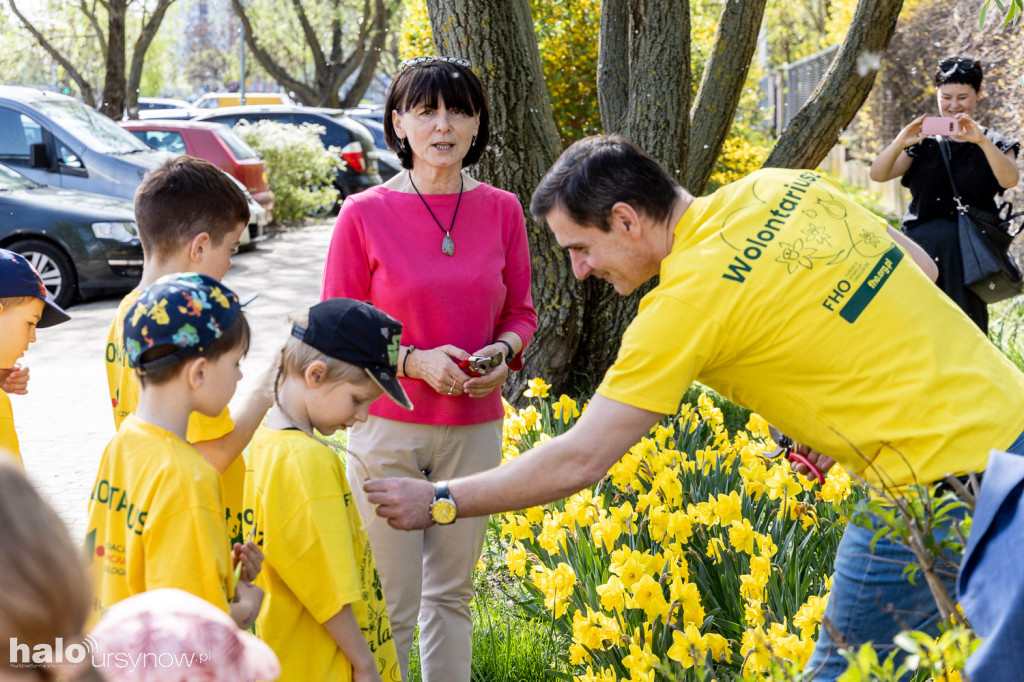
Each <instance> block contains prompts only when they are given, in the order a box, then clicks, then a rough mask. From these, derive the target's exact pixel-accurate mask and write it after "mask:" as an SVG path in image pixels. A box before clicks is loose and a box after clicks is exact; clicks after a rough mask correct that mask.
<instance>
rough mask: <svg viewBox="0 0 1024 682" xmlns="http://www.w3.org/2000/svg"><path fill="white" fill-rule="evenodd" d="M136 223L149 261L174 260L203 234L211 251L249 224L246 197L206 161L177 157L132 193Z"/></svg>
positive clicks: (236, 186)
mask: <svg viewBox="0 0 1024 682" xmlns="http://www.w3.org/2000/svg"><path fill="white" fill-rule="evenodd" d="M135 222H136V224H137V225H138V228H139V240H140V241H141V242H142V249H143V251H145V252H146V254H147V255H150V256H151V255H155V256H157V257H158V258H166V257H171V256H174V255H175V254H176V253H177V251H178V250H179V249H181V248H182V247H183V246H185V245H186V244H187V243H188V242H190V241H191V240H192V239H193V238H194V237H195V236H196V235H199V234H202V233H203V232H206V233H207V234H209V235H210V239H211V241H212V242H213V244H214V245H215V246H217V245H220V243H221V242H223V241H224V238H225V237H226V236H227V235H228V234H230V233H231V232H233V231H235V230H237V229H238V224H239V223H248V222H249V202H248V201H247V200H246V198H245V192H243V191H242V188H241V187H239V186H238V185H237V184H236V183H235V181H234V180H233V179H232V178H231V177H230V176H229V175H228V174H227V173H225V172H224V171H222V170H221V169H220V168H217V166H215V165H213V164H212V163H210V162H209V161H204V160H202V159H196V158H193V157H191V156H184V155H182V156H178V157H175V158H173V159H171V160H169V161H167V162H165V163H164V164H163V165H162V166H160V167H159V168H154V169H153V170H151V171H150V172H149V173H147V174H146V177H145V178H143V180H142V184H141V185H139V188H138V189H137V190H136V191H135Z"/></svg>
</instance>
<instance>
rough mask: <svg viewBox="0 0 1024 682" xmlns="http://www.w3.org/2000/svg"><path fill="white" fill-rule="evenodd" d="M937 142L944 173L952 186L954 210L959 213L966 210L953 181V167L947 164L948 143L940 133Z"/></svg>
mask: <svg viewBox="0 0 1024 682" xmlns="http://www.w3.org/2000/svg"><path fill="white" fill-rule="evenodd" d="M937 138H938V139H937V142H938V143H939V153H940V154H941V155H942V163H944V164H946V173H947V174H948V175H949V184H950V186H951V187H952V188H953V201H955V202H956V210H958V211H960V212H961V213H963V212H965V211H966V210H967V207H966V206H964V203H963V202H962V201H960V192H959V191H957V188H956V182H954V181H953V169H952V168H951V167H950V165H949V146H948V145H949V143H948V142H946V138H944V137H942V136H941V135H938V136H937Z"/></svg>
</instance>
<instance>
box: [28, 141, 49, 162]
mask: <svg viewBox="0 0 1024 682" xmlns="http://www.w3.org/2000/svg"><path fill="white" fill-rule="evenodd" d="M29 165H30V166H31V167H32V168H49V167H50V166H51V165H53V164H51V163H50V154H49V153H48V152H47V150H46V143H45V142H36V143H35V144H33V145H32V146H30V147H29Z"/></svg>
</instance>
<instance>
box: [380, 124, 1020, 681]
mask: <svg viewBox="0 0 1024 682" xmlns="http://www.w3.org/2000/svg"><path fill="white" fill-rule="evenodd" d="M531 211H532V213H533V214H534V216H535V217H537V218H538V219H543V220H546V222H547V224H548V226H549V228H550V229H551V230H552V232H553V233H554V236H555V239H556V240H557V242H558V243H559V245H560V246H562V247H563V248H565V249H566V250H567V251H568V253H569V257H570V259H571V261H572V267H573V272H574V274H575V275H576V277H577V278H578V279H584V278H586V277H588V276H595V277H598V278H601V279H604V280H606V281H608V282H609V283H610V284H612V286H613V287H614V288H615V290H616V291H617V292H618V293H620V294H623V295H625V294H629V293H631V292H632V291H634V290H635V289H636V288H637V287H638V286H640V285H641V284H643V283H644V282H646V281H647V280H649V279H651V278H652V277H654V276H655V275H659V276H660V280H659V284H658V286H657V287H656V288H655V289H653V290H652V291H651V292H650V293H649V294H647V295H646V296H645V297H644V298H643V300H642V301H641V303H640V308H639V312H638V314H637V316H636V318H635V319H634V320H633V321H632V323H631V324H630V326H629V328H628V329H627V330H626V332H625V334H624V335H623V339H622V345H621V348H620V350H619V354H618V357H617V359H616V361H615V364H614V365H613V366H612V367H611V368H610V369H609V370H608V372H607V374H606V375H605V377H604V380H603V381H602V383H601V385H600V387H599V388H598V390H597V395H595V396H594V398H593V399H592V400H591V402H590V404H589V406H588V408H587V410H586V412H585V413H584V414H583V416H582V417H581V419H580V421H579V422H578V423H577V424H576V426H574V427H573V428H572V429H571V430H570V431H568V432H567V433H566V434H564V435H563V436H560V437H558V438H555V439H552V440H551V441H548V442H546V443H543V444H541V445H539V446H538V447H537V448H535V450H534V451H533V452H531V453H528V454H526V455H524V456H522V457H519V458H517V459H516V460H514V461H512V462H510V463H508V464H507V465H506V466H502V467H500V468H498V469H494V470H492V471H488V472H485V473H482V474H478V475H476V476H472V477H468V478H466V479H459V480H454V481H450V482H448V485H447V486H446V487H445V489H442V490H440V491H439V490H437V489H436V488H434V487H433V486H431V484H430V483H429V482H424V481H414V480H412V479H381V480H377V481H368V482H367V483H366V485H365V490H366V491H367V493H368V499H369V501H370V502H371V503H373V504H375V505H378V506H377V511H378V514H380V515H382V516H385V517H387V518H388V519H389V523H391V524H392V525H393V526H395V527H398V528H421V527H424V526H426V525H428V524H430V523H431V521H432V519H431V515H432V514H433V513H434V512H433V510H434V509H435V508H436V507H437V505H438V502H441V501H445V502H446V503H447V504H448V506H454V507H455V508H456V509H457V513H458V514H459V515H469V516H476V515H482V514H488V513H495V512H499V511H505V510H510V509H521V508H526V507H530V506H534V505H537V504H541V503H545V502H549V501H551V500H554V499H557V498H560V497H563V496H565V495H568V494H571V493H573V492H576V491H577V490H580V489H582V488H583V487H585V486H588V485H592V484H594V483H596V482H597V481H598V480H600V479H601V477H603V476H604V474H605V472H606V471H607V470H608V468H609V467H610V466H611V465H612V464H613V463H614V462H616V461H617V460H618V459H619V457H620V456H621V454H622V453H623V452H626V451H628V450H629V448H630V447H631V446H632V445H634V444H635V443H636V442H637V441H638V440H639V439H640V438H641V437H642V436H643V435H644V434H646V433H647V431H648V430H649V429H650V428H651V426H652V425H654V424H655V423H656V422H657V421H658V420H659V419H661V418H662V417H663V416H664V415H666V414H672V413H674V412H675V411H676V410H677V409H678V406H679V402H680V400H681V399H682V397H683V394H684V392H685V391H686V388H687V387H688V386H689V385H690V383H691V382H692V381H693V380H695V379H696V380H700V381H701V382H703V383H705V384H707V385H709V386H711V387H713V388H715V389H716V390H717V391H719V392H720V393H722V394H723V395H725V396H726V397H728V398H730V399H731V400H733V401H735V402H737V403H740V404H742V405H746V406H748V407H750V408H752V409H754V410H756V411H758V412H759V413H760V414H761V415H762V416H764V417H765V418H767V419H768V420H769V422H771V423H773V424H775V425H777V426H778V427H780V428H781V429H782V430H783V431H784V432H785V433H787V434H788V435H790V436H792V437H793V438H794V439H795V440H797V441H799V442H801V443H804V444H806V445H807V446H809V447H810V448H812V450H813V452H812V453H811V457H812V459H817V460H818V461H819V463H820V464H822V466H826V465H827V463H828V462H830V461H831V460H835V461H838V462H840V463H841V464H842V465H843V466H844V467H846V468H847V469H848V470H849V471H851V472H856V473H858V474H860V475H861V476H863V477H864V478H865V479H867V480H869V481H873V482H878V481H879V480H881V479H882V478H883V477H885V478H887V479H889V480H890V481H891V482H892V483H894V484H895V485H897V486H902V485H906V484H908V483H911V482H913V481H917V482H920V483H932V482H935V481H938V480H941V479H942V478H943V477H944V476H945V475H946V474H954V475H961V474H964V473H966V472H968V471H978V472H980V471H982V470H984V469H985V467H986V464H987V461H988V456H989V455H988V453H989V451H990V450H991V449H993V448H996V449H1000V450H1009V451H1011V452H1016V453H1024V437H1022V431H1024V415H1022V414H1021V412H1020V405H1022V404H1024V375H1022V374H1021V372H1020V371H1019V370H1018V369H1017V368H1016V367H1015V366H1014V365H1013V364H1012V363H1010V362H1009V361H1008V360H1007V359H1006V358H1005V357H1004V356H1003V355H1002V354H1001V353H1000V352H999V351H998V350H997V349H995V347H993V346H992V344H991V343H989V342H988V340H987V339H986V338H985V337H984V336H983V335H982V334H981V333H980V331H979V330H978V329H977V328H976V327H975V326H974V325H973V324H972V323H971V321H970V320H969V319H968V318H967V317H966V316H965V315H964V314H963V313H962V312H961V311H960V310H959V309H958V308H957V307H956V306H955V305H954V304H953V303H952V302H951V301H950V300H949V299H948V298H946V297H945V296H944V295H943V294H942V293H941V292H940V291H939V290H938V289H937V288H936V287H935V286H934V284H933V283H932V282H931V281H930V280H929V276H928V275H926V274H925V272H924V270H923V268H928V269H929V270H932V272H934V268H933V267H932V266H931V264H929V263H928V262H927V260H926V259H923V258H921V253H922V251H921V250H920V248H919V247H916V245H914V244H913V243H912V242H909V240H906V238H905V237H902V235H899V234H898V233H895V231H893V230H887V229H886V228H885V227H884V226H883V224H882V223H881V222H880V221H878V220H877V219H876V218H874V217H873V216H872V215H871V214H869V213H868V212H867V211H865V210H863V209H862V208H860V207H859V206H858V205H857V204H856V203H855V202H853V201H852V200H850V199H849V198H848V197H846V196H845V195H844V194H843V193H842V192H841V191H840V190H839V189H838V188H837V187H836V186H835V185H833V184H832V183H831V182H830V181H828V180H827V179H826V178H825V177H823V176H821V175H819V174H818V173H815V172H812V171H799V170H797V171H792V170H780V169H765V170H761V171H757V172H755V173H752V174H751V175H750V176H748V177H747V178H744V179H742V180H740V181H737V182H735V183H732V184H730V185H727V186H725V187H723V188H721V189H720V190H718V191H717V192H715V193H714V194H712V195H710V196H707V197H701V198H695V197H693V196H691V195H689V194H687V193H686V192H685V191H684V190H682V188H680V187H679V186H678V185H677V184H676V183H675V182H674V181H673V180H672V178H671V176H670V175H669V174H668V173H667V172H666V171H665V170H664V169H663V168H662V167H661V166H660V165H659V164H658V163H657V162H656V161H654V160H653V159H651V157H650V156H648V155H647V154H646V153H645V152H643V151H642V150H641V149H639V148H638V147H636V146H635V145H633V144H632V143H630V142H628V141H627V140H625V139H623V138H620V137H616V136H612V137H606V136H594V137H590V138H587V139H585V140H581V141H579V142H577V143H575V144H573V145H572V146H571V147H569V148H568V149H567V150H566V151H565V152H564V153H563V154H562V156H561V157H560V159H559V160H558V162H556V164H555V165H554V166H553V167H552V169H551V170H549V171H548V173H547V175H545V177H544V179H543V180H542V181H541V184H540V185H539V187H538V188H537V190H536V192H535V193H534V195H533V201H532V204H531ZM911 256H913V258H914V260H918V259H920V261H919V262H920V265H921V266H922V267H916V266H915V265H914V263H913V262H912V259H911ZM818 453H823V455H819V454H818ZM824 455H827V456H828V457H827V458H826V457H824ZM982 494H984V488H983V489H982ZM435 515H436V514H435ZM434 520H436V519H434ZM872 535H873V533H872V532H871V531H869V530H866V529H864V528H858V527H855V526H854V525H853V524H851V525H849V526H848V527H847V530H846V532H845V535H844V537H843V542H842V544H841V545H840V548H839V553H838V554H837V558H836V570H835V573H834V576H833V586H832V592H831V596H830V599H829V604H828V611H827V612H826V614H825V616H826V617H828V618H829V619H830V620H831V621H832V623H833V625H834V626H835V627H836V630H837V631H838V632H840V633H841V634H842V635H843V636H844V638H845V639H846V641H847V642H848V643H850V644H852V645H859V644H863V643H865V642H867V641H869V640H870V641H873V642H874V643H875V645H876V646H877V647H879V648H881V647H882V646H884V645H885V644H888V643H891V642H892V639H893V637H894V636H895V634H896V633H897V632H898V631H899V630H901V629H905V628H910V629H922V630H926V631H932V632H934V631H936V629H937V621H938V609H937V608H936V606H935V603H934V601H933V600H932V599H931V595H930V593H929V591H928V588H927V586H926V585H925V581H918V584H917V585H910V584H909V583H908V582H907V581H906V580H904V579H903V578H902V576H901V572H902V569H903V567H904V566H905V565H906V562H908V561H913V560H914V558H913V555H912V553H910V551H909V550H907V549H906V548H903V547H900V546H898V545H889V546H885V543H883V542H882V541H879V543H878V545H873V544H872V542H871V539H872ZM882 555H885V557H886V558H885V559H878V560H874V561H872V559H873V558H874V557H875V556H882ZM894 557H895V563H894V562H892V561H890V560H892V559H894ZM899 561H902V562H903V563H898V562H899ZM894 566H895V568H893V567H894ZM978 580H979V581H981V580H984V577H981V578H978ZM953 582H954V581H952V580H950V581H949V587H950V588H951V589H952V588H953ZM880 604H881V605H887V604H891V605H894V607H893V609H892V610H891V611H890V612H880V610H879V606H878V605H880ZM888 613H895V614H897V615H896V616H890V615H887V614H888ZM968 616H970V614H968ZM972 660H973V659H972ZM845 668H846V663H845V660H844V659H843V658H842V657H841V656H840V655H839V654H838V653H837V647H836V645H835V644H834V643H833V642H832V641H831V639H830V637H829V636H828V633H822V634H821V635H819V641H818V644H817V647H816V650H815V653H814V655H813V656H812V658H811V661H810V663H809V664H808V669H814V670H815V671H816V673H817V674H816V677H815V679H816V680H829V679H836V677H837V676H838V675H839V674H841V673H842V672H843V671H844V670H845Z"/></svg>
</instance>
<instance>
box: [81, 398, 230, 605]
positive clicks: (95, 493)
mask: <svg viewBox="0 0 1024 682" xmlns="http://www.w3.org/2000/svg"><path fill="white" fill-rule="evenodd" d="M220 488H221V485H220V478H219V477H218V476H217V471H216V470H215V469H214V468H213V467H212V466H210V465H209V464H208V463H207V462H206V460H204V459H203V458H202V456H201V455H200V454H199V451H198V450H196V449H195V448H194V447H192V446H191V445H189V444H188V443H186V442H185V441H183V440H181V439H180V438H178V437H177V436H175V435H174V434H172V433H171V432H169V431H166V430H164V429H162V428H160V427H157V426H154V425H152V424H148V423H146V422H144V421H142V420H141V419H139V418H138V417H136V416H134V415H129V416H128V417H126V418H125V419H124V421H123V422H122V424H121V428H119V429H118V431H117V435H115V436H114V438H113V439H112V440H111V441H110V444H109V445H107V449H106V450H105V451H104V453H103V458H102V460H101V461H100V468H99V471H98V472H97V473H96V482H95V484H94V485H93V489H92V494H91V495H90V496H89V523H88V526H87V528H88V531H87V533H86V536H85V543H84V544H85V551H86V555H87V557H88V559H87V561H88V562H89V569H88V570H89V572H90V574H91V575H92V577H93V579H94V583H93V586H94V590H95V594H96V598H95V599H94V601H93V613H92V618H91V620H92V621H93V622H95V621H96V620H98V619H99V618H100V617H101V616H102V615H103V612H104V611H105V610H106V609H107V608H108V607H110V606H111V605H113V604H116V603H117V602H119V601H121V600H122V599H126V598H128V597H130V596H132V595H133V594H138V593H140V592H146V591H148V590H155V589H158V588H161V587H174V588H177V589H180V590H185V591H186V592H191V593H192V594H195V595H197V596H199V597H202V598H203V599H205V600H207V601H208V602H210V603H211V604H214V605H215V606H218V607H220V608H222V609H224V610H225V611H228V594H229V589H230V583H229V581H233V580H234V575H233V573H232V571H231V550H230V545H229V544H228V535H227V530H226V528H225V526H224V522H223V519H222V517H221V513H222V509H223V504H222V503H221V499H220V498H221V489H220Z"/></svg>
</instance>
